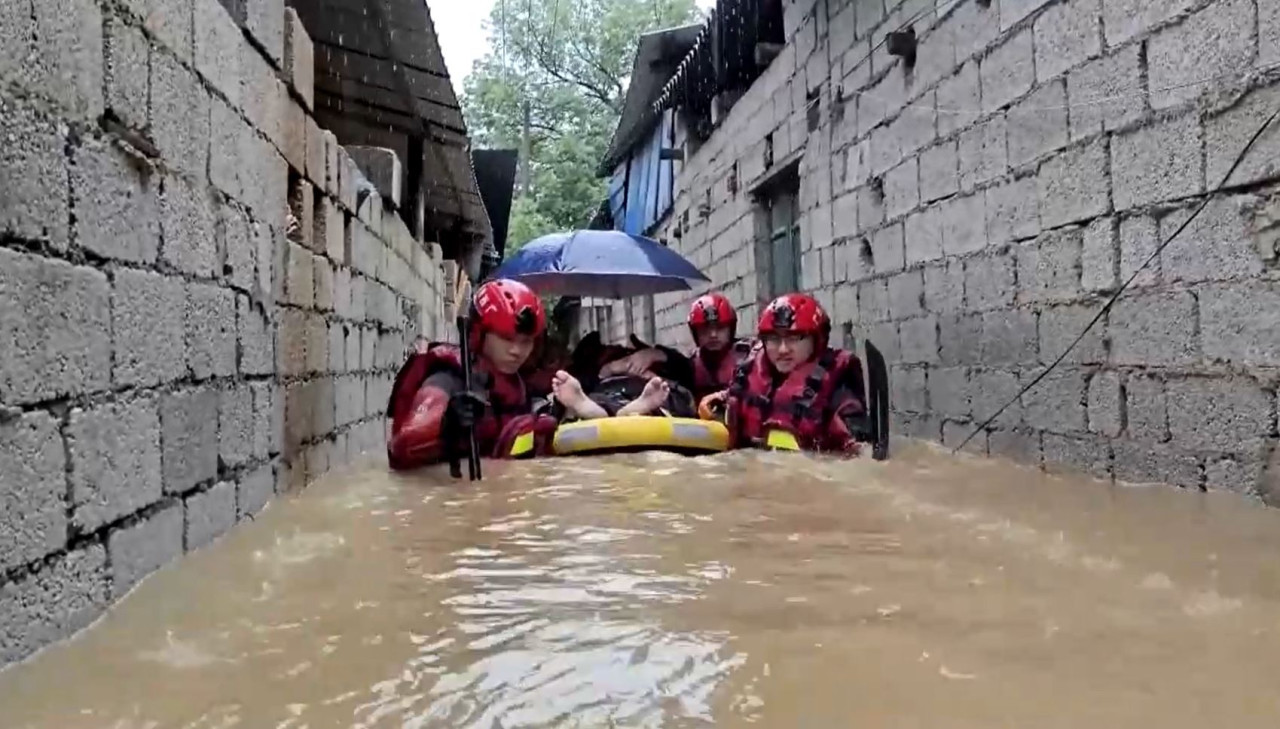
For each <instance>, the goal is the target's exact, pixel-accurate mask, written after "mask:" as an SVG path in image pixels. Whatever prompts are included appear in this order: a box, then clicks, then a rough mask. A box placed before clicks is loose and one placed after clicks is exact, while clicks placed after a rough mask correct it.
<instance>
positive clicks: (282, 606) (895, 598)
mask: <svg viewBox="0 0 1280 729" xmlns="http://www.w3.org/2000/svg"><path fill="white" fill-rule="evenodd" d="M485 475H486V477H487V478H486V480H485V481H483V482H481V483H479V484H468V483H465V482H463V483H458V482H452V481H449V480H448V479H447V477H446V476H445V474H443V473H442V472H439V471H433V472H429V473H426V474H420V475H415V476H412V477H397V476H391V475H387V474H386V473H385V472H384V471H382V470H381V469H378V468H373V469H371V470H366V471H363V472H359V473H346V474H337V475H335V476H334V477H331V478H329V479H328V480H326V481H323V482H321V483H319V484H317V485H315V486H313V487H312V488H310V489H308V490H307V491H305V492H303V493H302V494H299V495H296V496H292V497H289V498H286V499H282V500H281V501H279V502H277V503H275V504H274V505H273V506H272V507H271V508H270V509H268V510H267V512H265V513H264V514H263V515H262V516H261V517H260V518H259V519H258V520H257V521H256V522H254V523H252V524H248V525H244V526H242V527H241V528H239V529H238V530H237V531H235V532H233V533H232V534H231V535H230V536H228V537H227V538H225V539H224V540H222V541H221V542H219V543H217V544H216V545H214V546H212V547H210V548H208V549H205V550H203V551H201V552H199V553H197V554H195V555H192V556H191V557H189V558H187V559H186V560H184V561H182V562H180V563H179V564H177V565H176V566H175V567H171V568H169V569H166V570H164V571H162V572H160V573H158V574H156V575H155V576H153V577H152V578H151V579H149V580H147V581H146V582H145V583H143V585H142V586H141V587H140V588H139V589H138V590H136V591H135V592H134V593H133V594H132V595H131V596H129V597H128V598H127V599H126V600H125V601H124V602H123V603H122V604H121V605H120V606H119V607H118V608H117V609H115V610H113V611H112V612H111V613H110V614H109V615H108V616H107V617H106V618H105V619H104V620H103V621H101V622H100V623H99V624H98V625H97V626H95V627H94V628H92V629H91V630H89V631H87V632H86V633H84V634H82V635H81V636H79V637H78V638H76V639H75V640H73V641H70V642H68V643H64V644H62V645H60V646H57V647H55V648H53V649H51V650H48V651H46V652H44V653H43V654H40V655H39V656H37V657H36V658H35V659H34V660H32V661H29V662H28V663H26V664H24V665H20V666H17V667H15V668H12V669H10V670H8V671H6V672H3V673H0V717H2V719H0V724H3V726H4V727H5V729H19V728H24V727H48V728H50V729H54V728H56V729H76V728H78V727H92V728H94V729H133V728H140V727H157V728H159V727H181V728H191V729H196V728H199V729H212V728H214V727H250V728H254V729H256V728H258V727H268V728H269V727H280V728H281V729H284V728H287V727H291V728H294V729H301V728H302V727H310V728H311V729H319V728H320V727H476V728H483V729H493V728H495V727H503V728H505V729H513V728H515V727H548V726H578V727H612V726H616V727H659V726H663V727H697V726H709V725H716V726H728V727H733V726H747V725H751V726H763V727H786V728H788V729H792V728H794V727H854V726H858V727H890V728H898V727H902V728H907V727H912V728H914V727H921V728H924V727H928V728H935V727H936V728H946V729H965V728H968V727H974V728H975V729H976V728H979V727H980V728H982V729H993V728H999V727H1019V728H1022V727H1032V728H1035V729H1050V728H1053V727H1064V728H1065V727H1070V728H1072V729H1078V728H1079V727H1090V728H1096V727H1145V726H1159V727H1161V729H1176V728H1179V727H1188V728H1192V727H1194V728H1195V729H1202V728H1203V727H1205V726H1209V725H1217V726H1229V727H1233V729H1240V728H1245V727H1268V728H1269V729H1270V728H1273V727H1275V726H1277V725H1280V690H1277V686H1276V677H1277V675H1280V511H1276V510H1268V509H1264V508H1262V507H1260V506H1255V505H1253V504H1250V503H1247V502H1244V501H1242V500H1240V499H1238V498H1236V497H1233V496H1229V495H1204V494H1198V493H1188V492H1180V491H1177V490H1173V489H1168V488H1163V487H1159V488H1121V487H1108V486H1103V485H1100V484H1095V483H1091V482H1086V481H1076V480H1071V479H1066V478H1058V477H1052V476H1046V475H1043V474H1041V473H1039V472H1036V471H1031V470H1024V469H1021V468H1018V467H1015V466H1011V465H1008V464H1004V463H998V462H993V461H984V460H980V459H975V458H970V457H958V458H957V457H952V456H950V455H947V454H944V453H942V452H940V451H939V450H936V449H934V448H932V447H928V446H923V445H913V446H911V447H910V448H907V449H905V450H900V451H899V452H898V454H897V456H896V459H895V460H894V461H892V462H890V463H887V464H877V463H871V462H859V463H853V464H850V463H840V462H831V461H819V460H814V459H809V458H806V457H804V456H799V455H795V454H767V453H733V454H726V455H723V456H717V457H713V458H700V459H684V458H681V457H677V456H669V455H664V454H641V455H630V456H618V457H611V458H605V459H573V460H560V461H542V462H526V463H506V464H498V463H494V464H489V467H488V469H487V470H486V474H485Z"/></svg>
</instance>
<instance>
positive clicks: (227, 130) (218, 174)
mask: <svg viewBox="0 0 1280 729" xmlns="http://www.w3.org/2000/svg"><path fill="white" fill-rule="evenodd" d="M207 1H208V2H215V1H216V0H207ZM209 103H210V114H211V116H210V119H211V122H210V144H209V181H210V182H212V183H213V185H214V186H215V187H217V188H218V189H219V190H221V191H222V192H224V193H226V194H227V196H228V197H231V198H234V199H236V200H242V201H248V200H249V199H250V198H251V197H252V195H250V194H246V191H245V190H244V187H243V185H242V183H241V181H240V174H241V173H240V171H241V168H242V167H244V166H245V164H246V161H248V160H251V159H253V158H252V157H247V156H245V155H244V150H245V146H246V144H245V142H244V141H243V139H242V137H243V135H247V134H253V131H252V130H251V129H250V128H249V125H248V124H245V122H244V120H243V119H241V118H240V114H239V113H238V112H237V111H236V110H235V109H232V108H231V107H230V106H227V102H225V101H223V100H222V99H218V98H211V99H210V101H209Z"/></svg>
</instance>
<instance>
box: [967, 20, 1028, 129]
mask: <svg viewBox="0 0 1280 729" xmlns="http://www.w3.org/2000/svg"><path fill="white" fill-rule="evenodd" d="M980 75H981V77H982V110H983V111H984V112H992V111H996V110H997V109H1000V108H1002V107H1004V106H1007V105H1008V104H1009V103H1010V102H1012V101H1013V100H1014V99H1017V98H1018V97H1020V96H1022V95H1023V94H1025V93H1027V92H1028V91H1030V90H1031V87H1032V85H1033V84H1035V80H1036V79H1035V65H1034V61H1033V60H1032V36H1031V30H1030V29H1027V30H1024V31H1022V32H1020V33H1018V34H1016V35H1014V36H1011V37H1010V38H1009V39H1008V40H1006V41H1005V42H1004V43H1003V44H1001V45H1000V46H998V47H996V48H995V49H994V50H992V51H991V53H990V54H988V55H987V57H986V58H983V59H982V65H981V68H980Z"/></svg>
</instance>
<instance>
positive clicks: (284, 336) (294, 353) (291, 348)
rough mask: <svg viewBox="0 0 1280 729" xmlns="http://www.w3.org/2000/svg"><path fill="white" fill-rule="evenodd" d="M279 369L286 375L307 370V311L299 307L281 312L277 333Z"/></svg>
mask: <svg viewBox="0 0 1280 729" xmlns="http://www.w3.org/2000/svg"><path fill="white" fill-rule="evenodd" d="M276 342H277V345H276V352H277V356H278V358H279V363H278V365H277V369H278V370H279V373H280V374H281V375H282V376H284V377H297V376H299V375H302V374H303V373H305V372H306V370H307V313H306V312H305V311H301V310H298V309H284V310H282V311H281V312H280V317H279V323H278V325H277V333H276Z"/></svg>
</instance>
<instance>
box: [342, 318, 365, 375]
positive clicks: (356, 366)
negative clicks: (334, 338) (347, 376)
mask: <svg viewBox="0 0 1280 729" xmlns="http://www.w3.org/2000/svg"><path fill="white" fill-rule="evenodd" d="M360 340H361V336H360V329H359V328H358V327H355V326H350V327H348V328H347V356H346V357H345V358H344V359H345V360H346V363H347V372H359V371H360V369H361V367H360Z"/></svg>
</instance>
